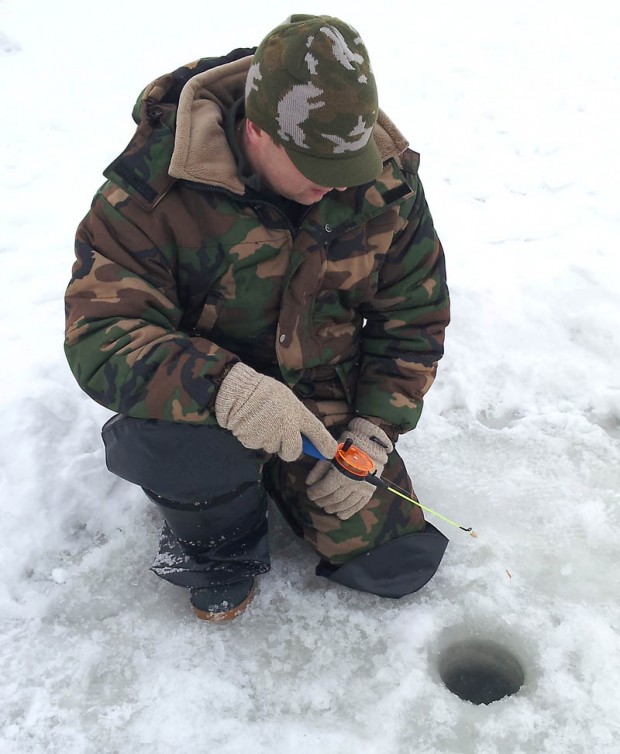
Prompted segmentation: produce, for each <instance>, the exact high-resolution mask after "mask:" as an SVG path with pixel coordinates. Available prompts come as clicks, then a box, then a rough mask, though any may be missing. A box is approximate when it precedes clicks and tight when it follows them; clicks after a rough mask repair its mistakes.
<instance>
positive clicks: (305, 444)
mask: <svg viewBox="0 0 620 754" xmlns="http://www.w3.org/2000/svg"><path fill="white" fill-rule="evenodd" d="M301 440H302V443H301V449H302V451H303V452H304V453H305V454H306V455H307V456H312V457H313V458H318V459H319V461H327V460H328V459H327V458H325V456H324V455H323V454H322V453H321V452H320V451H318V450H317V449H316V448H315V447H314V445H313V444H312V441H311V440H309V439H308V438H307V437H305V436H304V435H302V436H301Z"/></svg>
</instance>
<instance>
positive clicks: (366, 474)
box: [302, 436, 478, 538]
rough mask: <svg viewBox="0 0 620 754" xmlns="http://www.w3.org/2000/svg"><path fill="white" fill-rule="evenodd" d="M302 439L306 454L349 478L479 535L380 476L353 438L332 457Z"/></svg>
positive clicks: (473, 534)
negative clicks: (329, 464) (326, 462)
mask: <svg viewBox="0 0 620 754" xmlns="http://www.w3.org/2000/svg"><path fill="white" fill-rule="evenodd" d="M302 439H303V443H302V450H303V452H304V453H305V454H306V455H309V456H312V457H313V458H317V459H318V460H320V461H331V463H332V465H333V466H334V467H335V468H336V469H338V471H339V472H340V473H341V474H344V475H345V476H346V477H348V478H349V479H354V480H355V481H357V482H369V483H370V484H372V485H374V486H375V487H378V488H379V489H384V490H388V491H389V492H391V493H392V494H393V495H398V497H402V498H403V499H404V500H406V501H407V502H408V503H411V504H412V505H417V506H418V508H421V509H422V510H424V511H426V512H427V513H431V514H432V515H433V516H437V517H438V518H440V519H441V520H442V521H445V522H446V523H447V524H450V526H455V527H456V528H457V529H461V530H462V531H464V532H466V533H467V534H469V536H470V537H474V538H476V537H477V536H478V535H477V534H476V532H475V531H473V529H472V528H471V526H468V527H466V526H461V525H460V524H457V523H456V521H452V520H451V519H449V518H446V516H443V515H442V514H441V513H438V512H437V511H434V510H432V508H427V507H426V506H425V505H422V503H420V502H419V501H418V500H415V499H414V498H413V497H411V496H410V495H408V494H407V492H406V490H403V489H402V488H401V487H399V486H398V485H397V484H393V483H392V482H388V481H387V480H385V479H383V478H382V477H380V476H379V475H378V474H377V470H376V467H375V464H374V461H373V460H372V458H371V457H370V456H369V455H368V453H366V452H364V451H363V450H362V449H361V448H358V447H357V445H354V444H353V440H351V439H350V438H349V439H347V440H345V441H344V442H341V443H339V445H338V448H337V450H336V454H335V455H334V457H333V458H331V459H330V458H326V457H325V456H324V455H323V454H322V453H321V452H320V451H319V450H318V449H317V448H315V446H314V445H313V444H312V442H311V441H310V440H309V439H308V438H307V437H303V436H302Z"/></svg>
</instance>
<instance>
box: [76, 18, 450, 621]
mask: <svg viewBox="0 0 620 754" xmlns="http://www.w3.org/2000/svg"><path fill="white" fill-rule="evenodd" d="M133 116H134V120H135V121H136V123H137V124H138V127H137V131H136V133H135V135H134V137H133V139H132V140H131V142H130V144H129V146H128V147H127V148H126V149H125V151H124V152H123V153H122V154H121V155H120V156H119V157H118V158H117V159H116V160H114V162H113V163H112V164H111V165H110V166H109V167H108V168H107V170H106V171H105V176H106V178H107V181H106V183H104V184H103V186H102V187H101V188H100V190H99V191H98V193H97V194H96V196H95V198H94V201H93V204H92V206H91V209H90V211H89V212H88V214H87V215H86V217H85V218H84V220H83V221H82V223H81V224H80V226H79V228H78V231H77V238H76V244H75V253H76V257H77V261H76V262H75V264H74V267H73V275H72V279H71V282H70V284H69V286H68V289H67V294H66V304H67V326H66V343H65V348H66V354H67V358H68V360H69V364H70V366H71V369H72V371H73V373H74V375H75V377H76V379H77V381H78V383H79V384H80V386H81V387H82V388H83V390H85V391H86V392H87V393H88V394H89V395H90V396H91V397H92V398H93V399H94V400H96V401H97V402H98V403H100V404H102V405H103V406H106V407H107V408H109V409H111V410H112V411H114V412H116V413H117V415H116V416H115V417H114V418H112V419H111V420H110V421H109V422H108V423H107V424H106V425H105V426H104V428H103V439H104V442H105V446H106V459H107V464H108V468H109V469H110V470H111V471H112V472H114V473H115V474H117V475H118V476H120V477H122V478H123V479H126V480H129V481H130V482H133V483H135V484H137V485H140V486H141V487H142V488H143V489H144V491H145V493H146V495H147V496H148V498H149V499H150V500H151V501H152V502H153V504H155V505H156V506H157V507H158V509H159V510H160V511H161V515H162V517H163V520H164V526H163V531H162V536H161V541H160V551H159V554H158V555H157V557H156V559H155V562H154V564H153V567H152V568H153V571H154V572H155V573H156V574H157V575H159V576H161V577H162V578H163V579H166V580H167V581H169V582H171V583H172V584H176V585H178V586H180V587H184V588H187V589H188V590H189V599H190V602H191V604H192V606H193V608H194V611H195V613H196V615H197V616H198V617H199V618H203V619H206V620H225V619H228V618H232V617H234V616H235V615H238V614H239V613H240V612H242V611H243V609H244V608H245V607H246V605H247V604H248V602H249V601H250V600H251V599H252V597H253V595H254V590H255V583H256V577H257V576H258V575H260V574H264V573H265V572H267V571H268V570H269V554H268V550H267V499H268V496H269V497H271V498H272V499H273V500H274V501H275V503H276V504H277V505H278V507H279V509H280V510H281V511H282V513H283V515H284V517H285V518H286V520H287V521H288V523H289V524H290V525H291V527H292V528H293V530H294V531H295V532H296V533H297V534H298V535H299V536H301V537H303V538H304V539H305V540H306V542H308V543H309V545H310V546H311V547H312V548H313V549H314V550H315V551H316V552H317V553H318V555H319V557H320V560H319V563H318V566H317V574H319V575H320V576H323V577H326V578H328V579H330V580H331V581H334V582H338V583H340V584H343V585H345V586H347V587H350V588H353V589H358V590H361V591H365V592H371V593H374V594H378V595H381V596H384V597H402V596H403V595H406V594H410V593H412V592H415V591H416V590H417V589H419V588H420V587H422V586H423V585H424V584H425V583H426V582H427V581H428V580H429V579H430V578H431V577H432V576H433V574H434V573H435V571H436V570H437V568H438V566H439V563H440V561H441V558H442V556H443V553H444V550H445V547H446V544H447V540H446V538H445V537H444V536H443V535H442V534H441V533H440V532H438V531H437V530H436V529H435V528H434V527H432V525H430V524H428V523H426V522H425V521H424V517H423V514H422V511H421V510H420V508H419V507H418V506H416V505H412V504H411V503H409V502H407V501H406V500H404V499H402V498H400V497H397V496H395V495H393V494H391V493H390V492H389V491H388V490H385V489H377V488H376V487H374V486H373V485H371V484H369V483H368V482H366V481H359V480H356V479H354V478H351V476H347V475H346V474H343V473H341V472H340V471H339V470H338V468H336V467H335V466H334V465H332V464H331V463H330V462H329V460H318V461H317V460H316V459H315V458H312V457H311V456H309V455H307V454H304V453H302V441H303V438H304V437H305V438H307V439H308V440H309V441H310V442H311V443H312V444H313V445H314V446H315V448H316V449H317V450H318V451H319V453H320V454H321V455H322V456H323V457H324V458H326V459H331V458H332V457H333V456H334V454H335V452H336V448H337V444H338V442H342V441H344V440H346V439H351V440H352V441H353V443H354V444H355V445H356V446H358V447H359V448H361V449H362V450H363V451H365V453H367V454H368V455H369V456H370V458H371V460H372V462H373V464H374V466H375V469H376V473H377V474H378V475H380V476H382V477H383V478H384V479H387V480H389V481H390V482H391V483H392V484H394V485H399V486H400V487H401V488H404V489H405V490H406V491H407V492H408V493H409V494H410V495H412V496H413V495H414V493H413V488H412V486H411V481H410V479H409V476H408V474H407V471H406V469H405V467H404V464H403V461H402V460H401V458H400V456H399V454H398V453H397V451H396V450H395V449H394V445H395V443H396V441H397V439H398V437H399V435H401V434H402V433H404V432H407V431H409V430H411V429H413V428H414V427H415V426H416V424H417V422H418V419H419V416H420V412H421V410H422V401H423V396H424V394H425V393H426V391H427V390H428V389H429V388H430V386H431V384H432V382H433V379H434V377H435V373H436V369H437V361H438V360H439V359H440V358H441V356H442V353H443V340H444V330H445V327H446V325H447V324H448V320H449V302H448V290H447V286H446V279H445V267H444V256H443V250H442V247H441V244H440V242H439V240H438V238H437V234H436V233H435V230H434V227H433V221H432V218H431V215H430V212H429V209H428V206H427V203H426V200H425V198H424V191H423V188H422V184H421V182H420V179H419V177H418V172H417V170H418V162H419V157H418V155H417V154H416V153H415V152H412V151H411V150H409V149H408V148H407V142H406V140H405V138H404V137H403V135H402V134H401V133H400V131H399V130H398V129H397V128H396V126H395V125H394V124H393V123H392V122H391V121H390V120H389V118H388V117H387V116H386V115H385V114H384V113H383V112H382V111H381V110H379V108H378V100H377V90H376V86H375V79H374V76H373V73H372V69H371V66H370V61H369V59H368V53H367V51H366V48H365V46H364V44H363V42H362V40H361V39H360V37H359V35H358V33H357V32H356V31H355V30H354V29H353V28H352V27H351V26H349V25H348V24H346V23H344V22H342V21H340V20H339V19H336V18H332V17H329V16H309V15H295V16H291V18H289V19H288V20H287V21H286V22H285V23H283V24H282V25H280V26H278V27H277V28H276V29H274V30H273V31H272V32H270V33H269V34H268V35H267V36H266V37H265V39H264V40H263V42H262V43H261V44H260V46H259V47H258V48H257V49H256V50H254V49H237V50H235V51H233V52H232V53H230V54H229V55H227V56H225V57H221V58H203V59H201V60H198V61H196V62H194V63H192V64H190V65H187V66H184V67H182V68H179V69H178V70H176V71H174V72H172V73H170V74H167V75H165V76H162V77H160V78H158V79H156V80H155V81H154V82H153V83H151V84H149V86H147V87H146V89H145V90H144V91H143V92H142V94H141V95H140V97H139V99H138V101H137V103H136V106H135V109H134V113H133Z"/></svg>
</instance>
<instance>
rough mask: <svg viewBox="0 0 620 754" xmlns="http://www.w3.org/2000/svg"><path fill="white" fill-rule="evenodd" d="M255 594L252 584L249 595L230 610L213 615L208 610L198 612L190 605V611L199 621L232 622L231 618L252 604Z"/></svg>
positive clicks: (197, 609) (254, 585) (254, 586)
mask: <svg viewBox="0 0 620 754" xmlns="http://www.w3.org/2000/svg"><path fill="white" fill-rule="evenodd" d="M255 593H256V584H253V585H252V588H251V589H250V593H249V594H248V596H247V597H246V598H245V599H244V600H243V602H240V603H239V604H238V605H235V606H234V607H231V608H230V610H225V611H223V612H217V613H215V612H210V611H208V610H200V609H199V608H197V607H194V605H192V610H193V611H194V615H195V616H196V617H197V618H199V619H200V620H210V621H214V622H217V623H219V622H221V621H226V620H233V618H236V617H237V616H238V615H240V614H241V613H242V612H243V611H244V610H245V609H246V607H247V606H248V605H249V604H250V602H252V600H253V599H254V594H255Z"/></svg>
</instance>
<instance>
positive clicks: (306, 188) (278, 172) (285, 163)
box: [261, 139, 344, 205]
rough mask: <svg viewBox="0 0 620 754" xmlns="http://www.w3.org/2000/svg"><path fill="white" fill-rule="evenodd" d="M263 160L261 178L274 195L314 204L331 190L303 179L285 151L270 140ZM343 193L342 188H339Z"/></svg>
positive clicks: (300, 202) (301, 202)
mask: <svg viewBox="0 0 620 754" xmlns="http://www.w3.org/2000/svg"><path fill="white" fill-rule="evenodd" d="M265 158H266V159H265V160H264V161H263V163H262V165H261V168H262V176H261V178H262V179H263V181H264V182H265V183H266V184H267V185H268V186H269V188H270V189H271V190H272V191H275V193H276V194H279V195H280V196H283V197H285V198H286V199H292V200H293V201H296V202H298V203H299V204H307V205H310V204H314V203H315V202H318V201H320V200H321V199H322V198H323V197H324V196H325V194H328V193H329V192H330V191H333V189H331V188H328V187H327V186H320V185H319V184H318V183H312V181H309V180H308V179H307V178H305V177H304V176H303V175H302V174H301V173H300V172H299V170H298V169H297V168H296V167H295V165H294V164H293V162H292V161H291V159H290V157H289V156H288V155H287V154H286V150H285V149H284V148H283V147H281V146H280V145H279V144H275V143H274V142H273V141H271V139H269V142H268V144H267V146H266V149H265ZM338 190H339V191H343V190H344V189H343V188H339V189H338Z"/></svg>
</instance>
